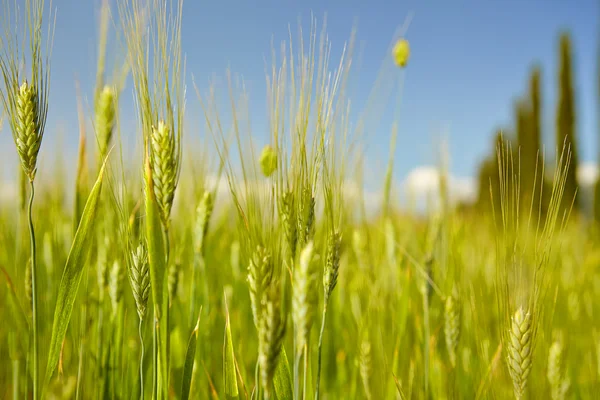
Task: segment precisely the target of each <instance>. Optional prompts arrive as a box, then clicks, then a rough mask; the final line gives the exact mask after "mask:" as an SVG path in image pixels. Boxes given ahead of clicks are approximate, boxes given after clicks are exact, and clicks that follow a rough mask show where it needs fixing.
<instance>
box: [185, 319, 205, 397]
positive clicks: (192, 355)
mask: <svg viewBox="0 0 600 400" xmlns="http://www.w3.org/2000/svg"><path fill="white" fill-rule="evenodd" d="M201 313H202V308H200V313H198V320H197V321H196V326H195V327H194V330H193V331H192V335H191V336H190V340H189V341H188V347H187V351H186V353H185V364H184V366H183V379H182V382H181V400H188V399H189V398H190V389H191V386H192V375H193V370H194V360H195V359H196V348H197V347H198V346H197V343H198V327H199V326H200V314H201Z"/></svg>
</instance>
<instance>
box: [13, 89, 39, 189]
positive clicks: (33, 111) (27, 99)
mask: <svg viewBox="0 0 600 400" xmlns="http://www.w3.org/2000/svg"><path fill="white" fill-rule="evenodd" d="M39 109H40V107H39V102H38V93H37V89H36V87H35V86H34V85H32V84H29V83H28V82H27V81H25V82H23V84H22V85H21V86H20V87H19V90H18V93H17V120H16V122H17V123H16V132H15V144H16V145H17V152H18V153H19V158H20V160H21V165H22V166H23V170H24V171H25V174H26V175H27V177H28V178H29V180H30V181H33V180H34V178H35V172H36V164H37V157H38V153H39V151H40V146H41V144H42V132H41V124H40V115H39Z"/></svg>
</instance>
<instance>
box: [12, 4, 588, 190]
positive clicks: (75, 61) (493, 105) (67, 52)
mask: <svg viewBox="0 0 600 400" xmlns="http://www.w3.org/2000/svg"><path fill="white" fill-rule="evenodd" d="M18 1H23V0H18ZM599 3H600V2H598V1H594V0H577V1H561V0H535V1H534V0H528V1H517V0H503V1H475V0H471V1H466V0H465V1H451V2H442V1H438V2H434V1H388V2H383V1H358V0H347V1H339V0H338V1H315V0H311V1H289V0H288V1H256V2H251V1H236V2H234V1H205V0H185V1H184V19H183V50H184V52H185V54H186V57H187V72H188V74H187V75H188V77H190V76H191V74H194V76H195V78H196V81H197V82H198V83H199V85H200V87H201V88H205V87H206V86H207V85H208V82H209V79H210V78H211V77H212V76H213V75H218V76H220V77H224V75H225V71H226V69H227V68H230V69H231V71H232V72H234V73H238V74H241V75H243V77H244V79H245V82H246V85H247V87H248V89H249V91H250V97H251V101H252V103H251V104H252V105H251V111H252V112H253V114H255V116H253V122H254V123H255V127H258V129H256V131H260V127H261V126H264V120H265V119H266V109H265V105H266V96H265V59H266V60H267V62H270V51H271V40H272V39H273V40H274V42H275V44H278V43H279V42H280V41H282V40H287V38H288V24H291V27H292V31H293V32H294V33H295V32H296V27H297V26H298V25H297V23H298V18H301V21H302V25H303V27H304V29H305V30H308V27H309V22H310V16H311V12H312V13H314V16H315V17H316V18H317V19H318V22H319V24H320V23H321V22H322V20H323V16H324V15H325V13H327V31H328V34H329V37H330V39H331V41H332V46H333V49H334V56H335V55H336V54H339V51H340V50H341V47H342V45H343V43H344V41H345V40H347V39H348V37H349V35H350V32H351V30H352V27H353V26H354V25H355V23H356V27H357V39H358V43H359V46H358V47H359V48H360V49H361V51H360V52H357V53H356V56H357V57H355V59H356V61H357V64H356V65H358V66H359V67H360V68H359V69H358V70H355V74H354V75H353V79H354V80H353V83H352V86H351V89H352V92H351V94H352V97H353V98H355V99H356V103H355V104H358V106H360V105H361V104H362V102H364V99H365V98H366V96H367V95H368V93H369V90H370V89H371V87H372V86H373V83H374V80H375V78H376V77H377V74H378V71H379V69H380V67H381V66H382V63H384V64H385V63H386V62H387V63H389V62H390V60H389V54H388V47H389V44H390V41H391V40H392V39H393V36H394V34H395V32H397V28H398V26H399V25H401V24H402V23H403V21H404V19H405V17H406V16H407V15H408V14H409V13H411V12H412V13H414V18H413V19H412V23H411V25H410V28H409V29H408V32H407V34H406V38H407V39H408V40H409V41H410V43H411V60H410V62H409V65H408V67H407V68H406V69H405V70H404V86H403V90H402V93H401V96H402V104H401V108H400V112H399V113H391V112H386V113H385V114H384V115H383V117H382V120H381V124H380V125H378V126H376V127H374V129H373V130H372V131H370V133H369V136H368V137H366V138H365V144H366V145H367V150H368V153H367V155H368V162H369V166H368V168H369V169H374V170H378V171H381V172H382V173H383V171H384V168H385V165H384V164H385V159H386V158H387V147H388V140H389V134H390V127H391V121H392V119H393V118H397V119H398V121H399V127H400V131H399V137H398V149H397V152H396V160H397V161H396V171H395V172H396V177H397V179H398V180H401V179H402V178H403V177H404V176H406V174H407V173H408V172H409V171H410V170H411V169H413V168H415V167H417V166H419V165H424V164H432V163H435V161H436V153H435V143H436V142H435V140H436V137H438V136H439V135H440V134H442V133H445V134H446V137H447V140H448V145H449V150H450V155H451V171H452V173H453V174H455V175H458V176H474V175H475V173H476V168H477V165H478V163H479V162H480V161H481V159H482V158H483V157H484V156H485V155H486V154H488V152H489V151H490V148H491V143H492V135H493V132H494V130H495V129H496V128H498V127H509V128H510V127H511V126H512V123H513V107H514V101H515V100H516V98H517V96H519V95H521V94H524V93H525V91H526V88H527V82H528V75H529V71H530V68H531V67H532V66H533V65H534V64H535V63H539V65H540V66H541V68H542V81H543V107H544V108H543V112H544V116H543V118H544V121H543V123H544V127H545V135H546V138H545V140H546V143H547V145H549V146H552V147H553V146H554V143H553V141H552V138H553V126H554V109H555V86H556V80H557V70H556V68H557V62H556V60H557V44H558V40H557V39H558V34H559V32H560V31H561V30H562V29H567V30H568V31H569V32H570V33H571V35H572V39H573V44H574V56H575V79H576V90H577V93H576V94H577V106H578V114H577V117H578V120H577V128H578V134H579V137H580V149H579V150H580V154H581V158H582V160H583V161H590V160H595V159H596V153H597V151H598V150H597V149H598V147H599V146H598V145H597V137H598V136H599V135H600V129H599V128H598V126H597V120H598V112H597V111H596V110H598V105H597V104H598V103H597V94H596V93H597V86H598V84H597V77H598V69H597V68H598V67H597V62H596V60H597V54H598V51H597V49H598V41H599V39H598V38H599V36H600V34H599V30H600V29H599V28H597V26H598V25H600V21H599V16H600V5H599ZM111 4H112V5H113V8H114V13H115V17H118V15H117V12H116V7H115V4H116V2H115V1H112V2H111ZM53 5H54V7H55V8H57V10H58V14H57V25H56V33H55V38H54V53H53V58H52V83H51V85H52V87H51V89H52V92H51V108H50V114H49V119H48V125H47V127H48V128H47V135H46V137H45V139H44V144H43V146H42V153H46V154H48V155H46V156H44V157H50V154H52V152H53V151H54V149H56V146H57V145H58V144H57V141H56V139H57V137H58V132H60V135H62V139H61V143H62V144H61V146H64V147H63V149H66V150H67V154H70V155H72V156H73V157H74V156H75V149H76V147H77V137H78V132H77V114H76V98H75V85H74V79H75V77H78V78H79V79H80V81H81V82H82V88H83V91H84V95H86V96H87V97H88V101H89V102H91V93H92V88H93V82H94V76H95V60H96V38H97V20H98V14H99V7H100V0H83V1H80V0H53ZM115 46H116V42H115V41H113V42H112V44H111V48H110V49H109V52H110V53H111V54H116V53H117V51H118V49H116V47H115ZM386 57H387V59H386ZM334 59H335V58H334ZM385 71H386V72H385V74H386V77H389V79H393V80H394V79H396V77H394V75H397V74H400V73H401V72H400V71H399V70H397V69H394V68H390V67H389V65H388V66H387V67H386V69H385ZM223 89H225V88H224V87H223ZM225 94H226V93H223V95H225ZM124 98H125V100H126V101H127V102H129V101H130V99H131V98H132V95H131V88H130V87H129V88H128V89H127V90H126V92H125V97H124ZM393 101H394V98H393V97H392V98H390V102H391V103H393ZM392 105H393V104H392ZM124 107H125V108H126V109H127V110H130V109H131V108H130V107H131V106H130V105H125V106H124ZM187 111H188V113H189V114H190V118H191V119H192V120H193V119H194V118H195V117H196V114H199V113H200V107H199V103H198V100H197V98H196V95H195V93H194V91H193V87H192V85H191V79H188V96H187ZM124 118H131V114H130V113H128V112H126V113H124ZM124 125H125V126H127V125H128V123H127V121H124ZM193 125H195V124H193ZM130 126H132V125H130ZM188 127H190V128H192V130H191V131H190V132H189V135H196V136H197V135H202V134H204V132H203V131H202V128H203V127H204V126H203V125H199V126H198V127H196V126H192V124H189V125H188ZM194 128H199V129H194ZM257 134H260V132H257ZM1 136H2V137H1V138H0V144H1V145H2V147H3V148H4V149H5V150H3V152H2V154H6V147H7V146H9V145H10V146H14V145H13V144H12V139H10V134H9V132H8V130H7V129H6V128H5V129H4V131H3V134H2V135H1ZM8 139H10V141H9V140H8ZM2 168H3V169H4V168H6V167H5V166H4V165H3V166H2ZM382 178H383V177H382ZM382 180H383V179H381V180H379V181H382Z"/></svg>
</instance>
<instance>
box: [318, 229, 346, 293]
mask: <svg viewBox="0 0 600 400" xmlns="http://www.w3.org/2000/svg"><path fill="white" fill-rule="evenodd" d="M341 244H342V236H341V235H340V234H339V233H338V232H336V231H334V232H332V233H331V234H330V235H329V240H328V241H327V256H326V260H325V272H324V274H323V288H324V290H325V303H327V300H328V299H329V296H331V293H332V292H333V289H335V285H336V284H337V279H338V273H339V269H340V247H341Z"/></svg>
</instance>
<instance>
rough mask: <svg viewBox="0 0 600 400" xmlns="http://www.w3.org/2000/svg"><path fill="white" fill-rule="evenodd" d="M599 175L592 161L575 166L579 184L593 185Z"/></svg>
mask: <svg viewBox="0 0 600 400" xmlns="http://www.w3.org/2000/svg"><path fill="white" fill-rule="evenodd" d="M599 175H600V171H599V170H598V165H597V164H596V163H594V162H587V163H582V164H579V166H578V167H577V182H578V183H579V185H580V186H583V187H591V186H594V185H595V184H596V181H597V180H598V176H599Z"/></svg>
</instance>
